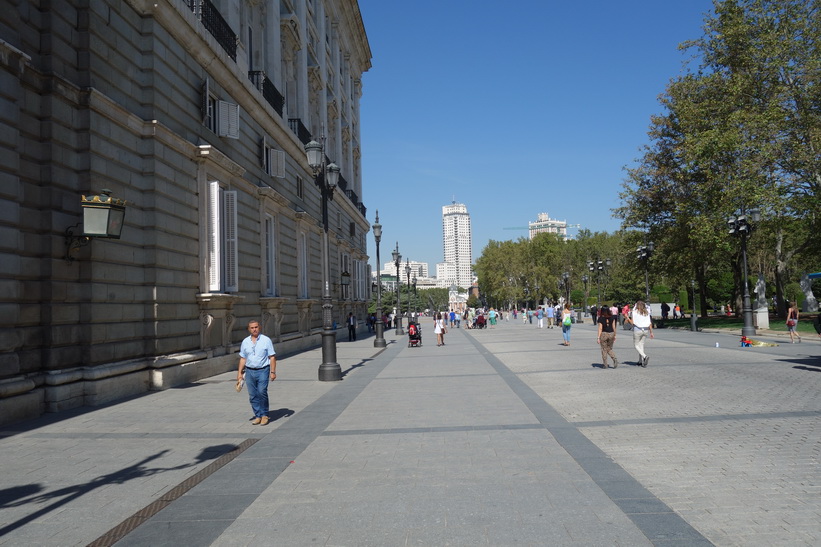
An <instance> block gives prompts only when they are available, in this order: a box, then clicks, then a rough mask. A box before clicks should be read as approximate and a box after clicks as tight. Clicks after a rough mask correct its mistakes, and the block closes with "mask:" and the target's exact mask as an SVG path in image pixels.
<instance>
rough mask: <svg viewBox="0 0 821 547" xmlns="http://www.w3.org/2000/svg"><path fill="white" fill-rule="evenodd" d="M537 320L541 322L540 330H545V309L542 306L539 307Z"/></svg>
mask: <svg viewBox="0 0 821 547" xmlns="http://www.w3.org/2000/svg"><path fill="white" fill-rule="evenodd" d="M536 319H538V320H539V328H540V329H543V328H544V309H543V308H542V307H541V306H539V309H538V310H536Z"/></svg>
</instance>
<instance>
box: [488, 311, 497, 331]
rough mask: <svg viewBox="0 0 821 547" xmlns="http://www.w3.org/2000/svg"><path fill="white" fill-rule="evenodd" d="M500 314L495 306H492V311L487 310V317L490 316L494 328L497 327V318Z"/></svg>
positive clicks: (491, 326) (491, 325)
mask: <svg viewBox="0 0 821 547" xmlns="http://www.w3.org/2000/svg"><path fill="white" fill-rule="evenodd" d="M498 316H499V314H498V313H496V310H495V309H493V308H490V311H489V312H487V317H488V319H490V328H492V329H493V328H496V318H497V317H498Z"/></svg>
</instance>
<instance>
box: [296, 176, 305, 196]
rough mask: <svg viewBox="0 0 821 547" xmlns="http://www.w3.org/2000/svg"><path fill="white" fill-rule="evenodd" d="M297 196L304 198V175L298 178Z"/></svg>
mask: <svg viewBox="0 0 821 547" xmlns="http://www.w3.org/2000/svg"><path fill="white" fill-rule="evenodd" d="M296 197H298V198H299V199H304V198H303V196H302V177H297V178H296Z"/></svg>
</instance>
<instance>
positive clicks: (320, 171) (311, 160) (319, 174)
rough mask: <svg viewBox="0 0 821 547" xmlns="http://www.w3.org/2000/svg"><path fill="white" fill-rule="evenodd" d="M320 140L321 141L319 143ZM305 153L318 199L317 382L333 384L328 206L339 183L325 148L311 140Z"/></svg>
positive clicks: (338, 374)
mask: <svg viewBox="0 0 821 547" xmlns="http://www.w3.org/2000/svg"><path fill="white" fill-rule="evenodd" d="M324 140H325V138H324V137H322V141H323V143H324ZM305 153H306V154H307V155H308V165H309V166H310V167H311V170H313V173H314V183H315V184H316V185H317V186H318V187H319V190H320V193H321V196H322V364H320V365H319V381H321V382H333V381H337V380H341V379H342V367H340V366H339V363H337V362H336V332H335V331H334V329H333V307H334V305H333V301H332V300H331V260H330V255H331V251H330V242H329V240H328V202H329V201H331V200H332V199H333V197H334V190H335V189H336V183H337V182H338V181H339V166H338V165H336V164H335V163H331V164H326V163H325V162H326V160H325V145H324V144H320V143H318V142H316V141H314V140H312V141H311V142H309V143H308V144H306V145H305Z"/></svg>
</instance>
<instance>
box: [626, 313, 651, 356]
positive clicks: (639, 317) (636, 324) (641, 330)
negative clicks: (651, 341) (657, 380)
mask: <svg viewBox="0 0 821 547" xmlns="http://www.w3.org/2000/svg"><path fill="white" fill-rule="evenodd" d="M627 320H628V321H630V323H632V324H633V345H634V346H635V347H636V351H638V352H639V362H638V364H639V365H641V366H642V367H646V366H647V364H648V363H649V362H650V358H649V357H648V356H647V354H646V353H644V340H645V339H646V338H647V335H648V334H649V335H650V338H653V337H654V336H653V319H652V318H651V317H650V310H648V309H647V306H646V305H645V304H644V301H643V300H639V301H638V302H636V306H635V307H634V308H633V313H632V316H631V317H629V318H627Z"/></svg>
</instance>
